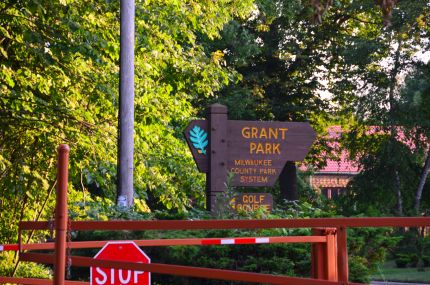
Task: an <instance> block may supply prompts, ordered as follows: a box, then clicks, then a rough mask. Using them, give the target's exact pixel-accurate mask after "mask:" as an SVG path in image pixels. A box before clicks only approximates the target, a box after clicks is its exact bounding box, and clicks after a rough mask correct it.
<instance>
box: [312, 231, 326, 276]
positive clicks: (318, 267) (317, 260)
mask: <svg viewBox="0 0 430 285" xmlns="http://www.w3.org/2000/svg"><path fill="white" fill-rule="evenodd" d="M312 235H314V236H322V235H324V229H321V228H313V229H312ZM324 246H325V244H324V243H315V244H312V250H311V256H312V261H311V277H312V278H315V279H326V278H325V274H324Z"/></svg>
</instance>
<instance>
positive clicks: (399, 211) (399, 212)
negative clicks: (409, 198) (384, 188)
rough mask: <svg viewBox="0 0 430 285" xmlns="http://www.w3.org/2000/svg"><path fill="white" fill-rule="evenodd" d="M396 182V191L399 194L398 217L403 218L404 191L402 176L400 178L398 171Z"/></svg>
mask: <svg viewBox="0 0 430 285" xmlns="http://www.w3.org/2000/svg"><path fill="white" fill-rule="evenodd" d="M394 179H395V181H394V185H395V188H396V189H395V190H396V194H397V210H396V211H397V215H399V216H403V198H402V191H401V190H400V176H399V172H398V171H397V170H396V172H395V177H394Z"/></svg>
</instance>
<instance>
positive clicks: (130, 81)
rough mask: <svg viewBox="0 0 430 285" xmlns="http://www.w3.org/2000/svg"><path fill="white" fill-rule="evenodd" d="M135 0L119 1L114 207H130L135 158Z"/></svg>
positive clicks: (131, 203)
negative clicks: (116, 159) (116, 156)
mask: <svg viewBox="0 0 430 285" xmlns="http://www.w3.org/2000/svg"><path fill="white" fill-rule="evenodd" d="M134 14H135V4H134V0H121V7H120V17H121V30H120V37H121V40H120V41H121V52H120V83H119V123H118V125H119V126H118V129H119V142H118V143H119V154H118V185H117V187H118V193H117V205H118V206H123V207H131V206H132V205H133V195H134V188H133V168H134V163H133V156H134V155H133V154H134V141H133V130H134Z"/></svg>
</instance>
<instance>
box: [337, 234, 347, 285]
mask: <svg viewBox="0 0 430 285" xmlns="http://www.w3.org/2000/svg"><path fill="white" fill-rule="evenodd" d="M347 246H348V244H347V234H346V228H345V227H344V226H340V227H338V228H337V266H338V267H337V268H338V274H339V282H342V284H348V279H349V276H348V247H347Z"/></svg>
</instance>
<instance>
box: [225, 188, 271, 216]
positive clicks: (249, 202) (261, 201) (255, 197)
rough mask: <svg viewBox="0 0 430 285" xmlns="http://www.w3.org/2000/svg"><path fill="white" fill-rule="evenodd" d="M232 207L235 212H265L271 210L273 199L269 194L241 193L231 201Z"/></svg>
mask: <svg viewBox="0 0 430 285" xmlns="http://www.w3.org/2000/svg"><path fill="white" fill-rule="evenodd" d="M230 204H231V205H232V207H233V208H234V209H235V210H236V211H241V210H243V211H246V212H251V211H255V210H258V209H260V208H263V209H264V211H266V212H271V211H272V209H273V197H272V195H271V194H269V193H242V194H239V195H236V196H235V197H234V198H233V200H231V203H230Z"/></svg>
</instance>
